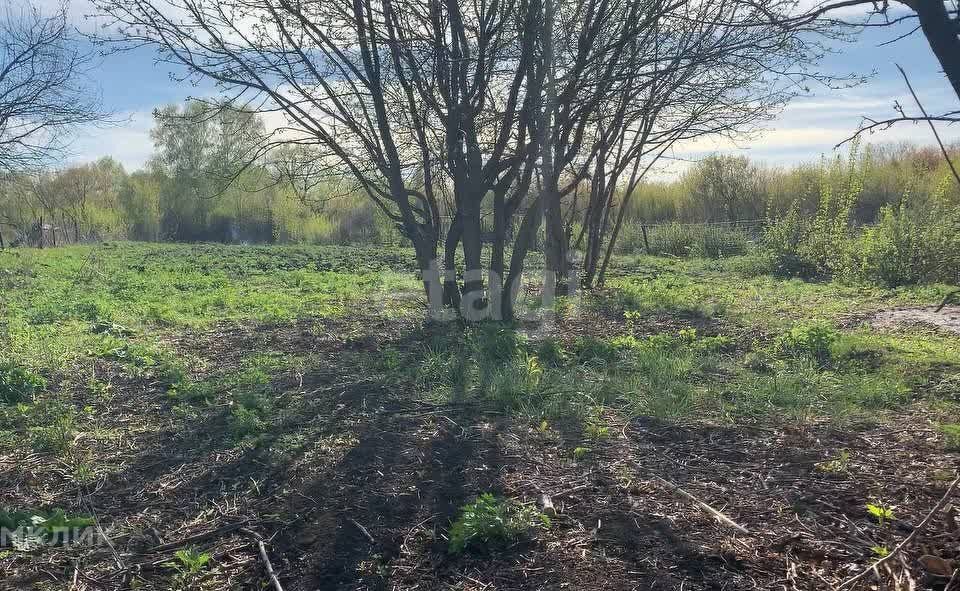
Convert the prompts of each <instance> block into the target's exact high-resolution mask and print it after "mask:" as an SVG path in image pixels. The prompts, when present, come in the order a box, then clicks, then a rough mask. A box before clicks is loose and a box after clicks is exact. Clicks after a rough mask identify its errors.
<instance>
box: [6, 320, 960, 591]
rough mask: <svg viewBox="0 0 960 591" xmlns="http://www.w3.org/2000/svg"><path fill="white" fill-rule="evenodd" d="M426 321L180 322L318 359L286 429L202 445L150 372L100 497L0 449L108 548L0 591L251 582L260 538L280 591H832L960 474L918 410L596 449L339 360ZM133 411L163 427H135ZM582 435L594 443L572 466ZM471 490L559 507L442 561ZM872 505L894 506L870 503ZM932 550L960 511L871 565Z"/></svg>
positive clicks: (631, 434) (213, 345)
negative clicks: (86, 520)
mask: <svg viewBox="0 0 960 591" xmlns="http://www.w3.org/2000/svg"><path fill="white" fill-rule="evenodd" d="M957 312H958V311H957V310H956V309H954V310H953V311H952V312H948V313H947V315H948V316H949V315H950V314H951V313H952V314H957ZM358 326H362V327H363V328H362V329H361V328H358ZM430 330H433V329H432V328H429V327H423V326H421V325H419V324H418V323H417V322H415V321H412V320H378V321H365V322H363V323H360V324H356V323H345V322H343V321H337V320H324V321H308V322H301V323H299V324H296V325H293V326H284V327H277V326H246V325H221V326H218V327H216V328H215V329H211V330H204V331H196V332H193V333H184V334H183V335H182V336H180V337H178V338H177V340H176V341H173V342H171V343H170V345H171V346H173V347H176V348H177V349H178V350H181V351H184V352H186V353H189V354H192V355H194V356H196V357H197V358H198V359H200V360H202V361H203V362H204V363H205V364H206V365H207V366H208V367H210V368H222V367H224V366H229V365H231V364H234V363H237V359H238V358H239V356H240V355H241V354H242V352H243V351H249V350H253V349H257V348H263V349H268V350H271V351H277V352H280V353H282V354H283V353H286V354H291V355H292V354H297V355H303V354H309V355H310V359H311V360H312V361H311V365H310V367H307V368H305V369H304V370H302V371H291V372H288V373H287V374H285V375H283V376H281V377H279V378H278V379H277V380H278V381H277V383H276V384H274V387H275V388H276V389H277V390H278V391H280V392H282V394H281V396H282V397H288V398H289V399H290V400H291V401H295V403H293V404H290V405H289V406H288V407H287V410H286V411H285V414H284V422H283V428H282V429H280V430H278V432H277V433H276V434H272V435H271V437H273V438H274V439H273V440H271V441H267V442H265V443H263V444H261V445H258V446H256V447H249V448H240V449H225V448H223V447H222V446H219V445H218V444H217V441H216V439H214V438H212V437H211V435H210V434H211V433H213V432H216V430H217V429H218V428H220V427H221V425H220V423H219V422H218V421H220V420H221V417H220V416H218V415H217V413H216V412H215V411H211V413H210V414H209V415H208V416H203V417H200V418H198V419H192V420H190V421H188V422H187V424H186V426H184V423H182V422H176V423H174V422H171V421H169V419H168V418H165V417H167V415H169V409H168V408H167V406H168V405H169V401H168V400H167V399H166V398H165V395H164V393H163V392H162V391H161V390H160V389H159V388H158V387H157V386H156V385H155V384H152V383H149V382H138V381H132V380H131V379H130V378H125V377H123V376H122V375H121V374H120V373H117V374H116V375H115V376H113V378H112V379H113V380H114V381H116V383H117V384H118V388H123V390H124V392H125V393H126V395H125V396H123V397H117V398H116V399H115V401H114V402H113V403H112V404H110V405H108V406H102V407H97V409H96V411H97V412H98V413H102V415H103V416H104V417H106V420H108V422H112V424H114V425H115V426H120V425H124V426H125V427H127V428H129V433H131V435H128V436H124V437H121V438H119V439H113V440H111V441H110V443H109V445H106V446H104V445H102V444H101V445H100V446H99V447H98V448H97V450H96V453H97V454H98V457H103V456H104V454H106V457H108V458H109V461H110V462H111V463H112V464H114V465H115V466H116V470H115V472H114V473H112V474H111V475H110V476H108V477H107V478H105V479H103V480H101V481H100V482H99V483H98V484H97V485H96V486H95V487H94V488H92V489H88V488H84V487H77V486H73V485H69V484H63V485H62V486H51V485H50V483H65V477H64V474H63V469H62V467H61V466H58V465H57V464H56V463H51V462H49V461H45V460H44V459H43V458H41V457H39V456H27V457H17V458H9V457H8V458H2V461H0V481H2V482H3V489H4V492H3V496H4V498H5V499H6V502H9V503H11V504H14V505H16V504H17V503H20V504H22V505H24V506H27V505H35V504H37V503H38V501H43V502H44V503H45V504H53V503H58V502H59V503H61V504H64V503H68V502H73V501H75V500H76V499H77V498H78V497H79V498H80V499H81V500H82V503H83V505H84V506H85V507H87V508H88V509H89V512H90V513H91V514H94V515H96V516H97V518H98V520H99V522H100V523H101V524H103V526H104V528H105V531H106V532H107V535H108V536H109V538H110V541H111V546H100V547H97V548H92V549H90V548H77V547H70V548H62V549H53V550H50V551H48V552H46V553H45V554H44V555H43V557H42V559H37V558H32V557H29V556H23V557H21V558H15V559H14V560H12V561H10V562H8V564H9V565H10V566H9V569H8V571H7V572H4V573H3V576H2V579H0V588H2V589H4V590H7V589H9V590H13V589H18V590H19V589H31V588H37V589H70V590H78V591H80V590H83V589H117V590H119V589H171V588H174V587H173V586H172V584H171V583H170V578H169V573H170V569H169V568H168V567H166V566H165V565H166V564H167V563H168V562H169V561H170V560H171V558H172V553H173V552H174V551H175V550H176V549H178V548H182V547H186V546H192V547H196V548H198V549H202V550H203V551H205V552H209V553H211V554H212V556H213V561H212V563H213V568H212V569H210V571H209V572H208V573H207V574H205V575H203V577H202V578H201V580H200V581H199V583H198V584H197V586H196V587H194V588H201V589H250V590H253V589H264V588H266V587H267V581H266V577H265V575H264V565H263V563H262V561H261V559H260V557H259V556H258V553H257V546H256V544H255V540H256V539H257V538H258V537H259V538H262V539H263V540H265V541H266V546H265V547H266V549H267V551H268V553H269V557H270V558H271V561H272V563H273V567H274V568H275V569H276V571H277V575H278V577H279V581H280V582H281V583H282V585H283V589H285V590H286V591H315V590H339V591H347V590H396V591H401V590H403V591H413V590H418V591H433V590H437V591H439V590H452V589H457V590H464V591H467V590H469V591H493V590H531V591H533V590H543V591H547V590H551V591H552V590H565V589H569V590H571V591H574V590H580V589H584V590H586V589H590V590H601V589H602V590H634V589H638V590H639V589H664V590H666V589H670V590H684V591H694V590H700V589H730V590H733V589H787V590H791V589H829V588H833V587H834V586H835V585H837V584H838V583H840V582H841V581H843V580H844V579H846V578H848V577H850V576H851V575H854V574H856V573H857V572H859V571H860V570H862V569H864V568H865V567H866V566H867V565H868V564H870V562H871V561H872V560H874V559H875V557H874V556H873V552H872V551H871V548H872V547H887V548H891V549H892V548H893V547H895V546H896V544H897V543H898V541H899V540H902V539H903V538H904V536H905V535H907V534H908V533H909V532H910V531H912V529H913V528H914V527H915V526H916V525H917V524H918V523H919V522H920V520H921V519H922V518H923V517H924V516H925V515H926V513H927V512H928V511H929V510H930V509H931V508H932V507H933V506H934V505H935V503H936V502H937V501H938V500H939V499H940V498H941V496H942V495H943V494H944V492H945V490H946V488H947V485H948V484H949V475H950V474H951V473H952V471H954V470H955V469H956V468H958V467H960V454H957V453H946V452H944V451H943V446H942V444H940V443H938V439H937V435H936V426H935V422H934V420H933V419H932V418H931V417H930V416H927V415H926V414H925V413H924V412H921V411H919V410H914V411H911V412H908V413H907V414H905V415H904V416H903V417H902V419H901V420H898V421H897V422H896V423H893V424H891V423H881V424H863V425H845V426H843V428H840V427H837V426H831V425H828V424H808V425H804V426H794V427H791V426H787V427H782V426H768V425H745V426H739V427H730V426H724V425H717V424H711V423H707V422H689V423H683V424H679V425H678V424H673V423H670V424H667V423H660V422H657V421H653V420H650V419H631V420H627V419H624V418H622V417H620V416H615V415H611V416H609V417H607V419H608V424H609V425H610V434H609V436H608V437H607V438H606V439H605V440H603V441H602V442H600V443H597V442H593V441H584V440H583V438H584V434H583V429H582V427H581V426H578V425H555V426H554V428H552V429H550V430H549V431H548V432H544V431H542V430H539V429H537V428H536V427H535V426H533V425H530V424H526V423H524V422H521V421H517V420H515V419H511V418H509V417H506V416H503V415H498V414H496V413H491V412H489V411H487V410H484V409H481V408H478V407H476V406H474V405H471V404H444V405H435V404H430V403H427V402H422V401H416V400H413V399H411V397H409V396H406V395H405V393H404V392H403V391H402V389H401V387H400V386H398V385H396V384H391V383H387V382H385V381H384V380H383V379H381V378H380V377H379V376H377V375H372V374H368V373H363V372H360V371H359V370H358V369H357V368H356V367H353V366H351V364H350V362H349V359H351V357H350V356H346V355H345V354H344V353H345V352H346V351H354V352H356V351H363V350H371V351H376V350H379V349H382V348H384V347H387V346H390V347H399V348H403V347H414V346H417V345H418V343H420V342H422V341H423V339H424V336H425V332H428V331H430ZM373 335H376V336H373ZM101 369H102V370H103V372H104V373H106V374H109V372H110V371H111V368H110V367H109V366H108V365H105V366H104V367H103V368H101ZM121 380H127V381H126V382H125V383H123V382H121ZM90 403H91V404H93V405H99V404H102V402H98V401H96V400H91V401H90ZM138 421H141V422H143V423H144V424H145V425H152V426H154V427H152V428H149V429H147V428H144V429H142V430H138V429H136V428H135V426H136V423H137V422H138ZM158 426H159V427H158ZM83 445H84V442H83V440H82V439H81V441H79V442H78V446H79V447H80V448H81V449H82V448H83ZM90 445H93V444H92V443H91V444H90ZM580 446H584V447H589V448H590V451H589V452H588V453H587V454H585V456H584V457H580V458H579V459H575V458H574V456H573V454H572V453H571V452H572V450H573V449H574V448H576V447H580ZM91 453H92V449H91ZM832 460H835V462H834V463H833V464H830V465H831V466H832V467H831V468H830V469H829V470H824V462H831V461H832ZM661 479H663V480H666V481H669V482H670V483H672V484H673V485H675V486H678V487H680V488H682V489H683V490H685V491H687V492H688V493H689V494H691V495H693V496H694V497H696V498H697V499H699V500H701V501H703V502H704V503H706V504H708V505H710V506H711V507H713V508H715V509H716V510H718V511H721V512H723V513H724V514H725V515H727V516H728V517H729V518H730V519H731V520H733V521H734V522H736V524H738V525H739V526H741V527H742V528H743V529H745V530H746V533H744V532H743V531H738V530H737V529H735V528H734V527H732V526H730V525H726V524H722V523H720V522H718V521H717V520H716V519H714V517H713V516H711V515H710V514H709V513H707V512H706V511H704V510H702V509H701V508H700V507H699V506H698V505H697V504H696V503H694V502H693V501H691V500H690V499H689V498H687V497H685V496H683V495H681V494H678V493H677V492H676V491H675V490H673V488H671V486H669V485H668V484H665V483H664V482H663V480H661ZM485 491H492V492H494V493H496V494H499V495H504V496H508V497H512V498H516V499H519V500H522V501H526V502H535V501H536V499H537V498H538V497H539V496H540V495H541V494H548V495H550V496H551V497H552V499H553V500H554V502H555V503H556V505H557V509H558V515H557V517H556V518H555V519H554V520H553V524H552V526H551V527H550V528H549V529H545V530H541V531H539V532H538V533H537V534H536V535H535V536H534V537H532V538H531V539H530V540H528V541H526V542H524V543H522V544H519V545H516V546H514V547H511V548H508V549H507V550H504V551H502V552H498V553H495V554H492V555H471V554H468V555H464V556H453V555H450V554H449V553H448V552H447V551H446V539H445V538H444V536H445V534H446V531H447V529H448V527H449V525H450V523H451V521H452V520H453V519H454V518H455V516H456V512H457V509H458V507H460V506H462V505H463V504H464V503H466V502H469V501H470V500H471V499H473V498H474V497H475V496H477V495H478V494H480V493H482V492H485ZM870 500H873V501H875V502H877V503H881V504H882V505H883V506H885V507H889V508H891V510H892V511H893V512H894V514H895V516H896V517H895V519H893V520H892V521H889V522H887V523H884V524H880V523H878V522H877V521H876V520H875V519H873V518H872V517H870V515H869V514H868V513H867V511H866V509H865V503H866V502H870ZM956 503H958V502H955V504H956ZM924 556H928V558H925V559H923V561H922V560H921V558H922V557H924ZM929 557H933V558H935V559H936V560H939V561H940V562H939V563H937V564H940V566H941V568H940V569H939V570H942V567H943V566H944V565H946V566H948V567H950V568H952V567H954V566H955V565H960V525H958V517H957V510H956V508H951V509H950V510H948V511H943V512H941V513H940V514H939V515H938V516H937V517H935V518H934V520H933V521H932V523H931V524H930V525H929V527H927V528H926V529H925V531H924V533H922V534H921V535H920V536H918V538H917V539H916V541H915V543H913V544H911V545H910V547H909V548H908V549H907V550H906V551H905V552H904V553H903V554H902V555H901V556H900V557H898V559H897V560H896V561H893V564H892V566H891V571H890V573H884V574H885V577H886V579H887V580H888V581H889V580H893V579H895V578H899V580H900V582H901V587H900V588H902V589H911V588H922V589H936V590H943V589H944V588H945V586H946V583H947V579H946V578H945V577H942V576H938V575H939V574H942V573H939V572H937V571H938V568H936V567H935V566H934V567H929V566H928V567H926V568H925V567H923V566H921V564H927V563H929V562H930V560H931V559H930V558H929ZM924 561H925V562H924ZM949 572H952V570H951V571H949ZM889 588H894V587H889Z"/></svg>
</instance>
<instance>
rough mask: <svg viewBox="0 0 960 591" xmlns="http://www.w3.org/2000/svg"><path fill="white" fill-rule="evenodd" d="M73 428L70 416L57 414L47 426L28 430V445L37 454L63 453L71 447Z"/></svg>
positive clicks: (71, 416) (67, 413)
mask: <svg viewBox="0 0 960 591" xmlns="http://www.w3.org/2000/svg"><path fill="white" fill-rule="evenodd" d="M74 426H75V420H74V417H73V415H72V414H70V413H69V412H64V413H62V414H58V415H57V416H55V417H54V418H53V420H52V422H51V423H50V424H49V425H46V426H42V427H31V428H30V429H29V433H30V444H31V445H32V446H33V449H35V450H36V451H38V452H50V453H64V452H66V451H68V450H69V449H70V448H71V446H72V445H73V439H74V436H75V431H74Z"/></svg>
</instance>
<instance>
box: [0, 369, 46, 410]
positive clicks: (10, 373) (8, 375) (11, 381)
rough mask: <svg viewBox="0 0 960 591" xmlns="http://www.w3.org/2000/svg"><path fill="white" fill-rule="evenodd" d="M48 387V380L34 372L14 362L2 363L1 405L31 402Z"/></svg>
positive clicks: (0, 374)
mask: <svg viewBox="0 0 960 591" xmlns="http://www.w3.org/2000/svg"><path fill="white" fill-rule="evenodd" d="M46 387H47V382H46V380H44V379H43V378H42V377H41V376H39V375H37V374H36V373H34V372H33V371H31V370H29V369H27V368H25V367H21V366H20V365H18V364H16V363H14V362H13V361H0V404H14V403H17V402H29V401H31V400H33V397H34V395H35V394H36V393H37V392H39V391H41V390H43V389H44V388H46Z"/></svg>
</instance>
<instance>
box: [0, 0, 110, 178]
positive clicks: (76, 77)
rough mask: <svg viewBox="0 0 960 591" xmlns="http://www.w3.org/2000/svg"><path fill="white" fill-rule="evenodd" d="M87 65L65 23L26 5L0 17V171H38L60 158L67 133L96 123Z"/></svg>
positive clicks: (60, 13) (58, 15)
mask: <svg viewBox="0 0 960 591" xmlns="http://www.w3.org/2000/svg"><path fill="white" fill-rule="evenodd" d="M92 64H93V57H92V54H91V53H90V52H87V51H85V50H83V49H82V47H81V45H80V44H79V43H78V40H77V39H76V38H75V36H74V34H73V31H72V29H71V28H70V25H69V23H68V21H67V13H66V5H62V6H61V7H60V8H59V9H57V10H56V11H55V12H54V13H53V14H52V15H44V14H43V13H42V12H41V11H40V10H39V9H37V8H35V7H33V6H31V5H30V4H28V3H22V4H21V3H13V4H10V5H8V6H7V8H5V9H4V11H3V12H2V13H0V172H2V173H13V172H17V171H22V170H25V169H31V168H38V167H40V166H42V165H44V164H47V163H49V162H50V161H51V160H52V159H54V158H56V157H58V156H60V155H62V154H63V151H64V149H65V148H66V146H67V143H68V140H69V136H70V133H71V132H72V131H73V130H74V129H75V128H76V127H77V126H79V125H83V124H87V123H91V122H94V121H97V120H100V119H102V117H103V114H102V112H101V110H100V107H99V105H100V101H99V95H98V93H97V92H96V90H95V88H94V86H93V84H92V83H91V82H90V80H89V79H88V77H87V74H88V73H89V71H90V68H91V66H92Z"/></svg>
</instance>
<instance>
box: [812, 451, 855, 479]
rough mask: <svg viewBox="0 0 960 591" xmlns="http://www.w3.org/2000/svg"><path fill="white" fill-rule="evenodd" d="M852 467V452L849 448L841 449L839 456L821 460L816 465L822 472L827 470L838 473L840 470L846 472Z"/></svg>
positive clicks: (829, 472)
mask: <svg viewBox="0 0 960 591" xmlns="http://www.w3.org/2000/svg"><path fill="white" fill-rule="evenodd" d="M849 467H850V452H848V451H847V450H843V451H841V452H840V453H839V454H838V455H837V457H835V458H833V459H831V460H827V461H825V462H820V463H819V464H817V465H816V468H817V470H819V471H820V472H826V473H828V474H837V473H840V472H846V471H847V469H848V468H849Z"/></svg>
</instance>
